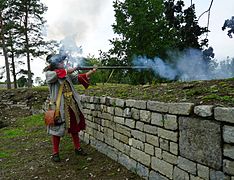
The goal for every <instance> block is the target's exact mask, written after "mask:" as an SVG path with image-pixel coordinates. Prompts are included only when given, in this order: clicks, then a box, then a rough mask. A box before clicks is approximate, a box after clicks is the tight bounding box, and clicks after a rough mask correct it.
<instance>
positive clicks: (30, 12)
mask: <svg viewBox="0 0 234 180" xmlns="http://www.w3.org/2000/svg"><path fill="white" fill-rule="evenodd" d="M14 5H15V6H14V8H15V9H14V13H15V15H16V14H17V16H15V21H16V22H17V23H18V25H19V29H18V32H19V44H18V45H21V47H22V48H21V49H20V50H19V51H18V53H19V54H21V55H22V54H23V55H25V56H26V58H27V72H28V87H32V72H31V57H38V56H41V55H43V54H45V52H44V51H42V50H41V49H40V47H41V46H45V45H46V42H45V41H44V40H43V37H42V27H43V25H44V23H45V20H44V18H43V14H44V13H45V12H46V11H47V7H46V6H44V4H42V3H41V2H40V0H17V1H14Z"/></svg>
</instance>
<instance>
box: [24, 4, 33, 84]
mask: <svg viewBox="0 0 234 180" xmlns="http://www.w3.org/2000/svg"><path fill="white" fill-rule="evenodd" d="M24 28H25V30H24V36H25V40H26V43H25V49H26V54H27V66H28V87H29V88H31V87H32V72H31V63H30V53H29V40H28V6H26V11H25V21H24Z"/></svg>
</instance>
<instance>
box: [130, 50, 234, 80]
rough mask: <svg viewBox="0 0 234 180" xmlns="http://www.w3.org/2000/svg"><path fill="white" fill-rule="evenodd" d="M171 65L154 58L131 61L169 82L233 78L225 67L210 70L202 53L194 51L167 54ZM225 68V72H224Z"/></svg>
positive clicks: (231, 72)
mask: <svg viewBox="0 0 234 180" xmlns="http://www.w3.org/2000/svg"><path fill="white" fill-rule="evenodd" d="M168 54H169V55H170V56H171V57H170V59H171V60H172V63H170V64H168V63H165V61H163V60H162V59H160V58H158V57H155V58H154V59H148V58H146V57H142V56H141V57H137V58H135V59H134V60H133V64H134V65H135V66H147V67H150V68H151V69H152V70H153V72H154V73H155V74H157V75H159V76H160V77H163V78H167V79H169V80H174V79H179V80H181V81H193V80H211V79H225V78H231V77H233V76H234V73H233V69H232V68H227V67H228V64H226V65H225V66H223V67H221V66H217V67H215V68H211V65H212V64H208V63H207V62H206V61H204V59H203V53H202V51H200V50H196V49H187V50H186V51H184V52H180V53H178V52H169V53H168ZM224 68H225V71H224Z"/></svg>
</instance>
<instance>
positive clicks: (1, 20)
mask: <svg viewBox="0 0 234 180" xmlns="http://www.w3.org/2000/svg"><path fill="white" fill-rule="evenodd" d="M0 26H1V35H0V36H1V40H2V49H3V54H4V57H5V67H6V78H7V89H11V79H10V67H9V62H8V55H7V48H6V44H5V37H4V27H3V19H2V13H1V12H0Z"/></svg>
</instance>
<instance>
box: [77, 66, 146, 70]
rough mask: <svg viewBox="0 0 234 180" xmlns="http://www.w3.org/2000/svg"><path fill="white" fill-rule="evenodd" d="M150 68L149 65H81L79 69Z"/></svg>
mask: <svg viewBox="0 0 234 180" xmlns="http://www.w3.org/2000/svg"><path fill="white" fill-rule="evenodd" d="M94 68H96V69H150V67H148V66H97V67H95V66H80V67H78V68H77V69H78V70H91V69H94Z"/></svg>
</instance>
